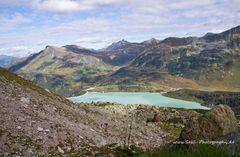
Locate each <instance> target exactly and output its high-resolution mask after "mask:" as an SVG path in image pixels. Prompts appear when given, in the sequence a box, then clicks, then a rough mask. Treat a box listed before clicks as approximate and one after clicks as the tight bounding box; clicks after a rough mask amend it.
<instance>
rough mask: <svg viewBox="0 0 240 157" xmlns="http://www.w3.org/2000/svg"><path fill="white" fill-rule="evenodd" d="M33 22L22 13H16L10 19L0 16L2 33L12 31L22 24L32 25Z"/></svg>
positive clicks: (0, 30)
mask: <svg viewBox="0 0 240 157" xmlns="http://www.w3.org/2000/svg"><path fill="white" fill-rule="evenodd" d="M31 22H32V20H31V19H29V18H27V17H25V16H23V15H22V14H20V13H16V14H14V15H12V16H10V17H8V18H6V17H2V16H0V32H6V31H10V30H12V29H14V28H16V27H17V26H19V25H22V24H28V23H31Z"/></svg>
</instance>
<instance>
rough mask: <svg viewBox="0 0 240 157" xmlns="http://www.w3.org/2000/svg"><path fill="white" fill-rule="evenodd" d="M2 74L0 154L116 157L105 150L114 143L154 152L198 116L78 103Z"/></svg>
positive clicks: (180, 112)
mask: <svg viewBox="0 0 240 157" xmlns="http://www.w3.org/2000/svg"><path fill="white" fill-rule="evenodd" d="M0 74H1V75H0V115H1V116H0V122H1V124H0V156H47V155H50V154H52V155H53V156H57V155H63V154H64V155H74V154H75V155H76V156H79V155H82V156H93V155H94V154H97V153H100V152H101V153H107V154H109V153H110V154H111V153H113V154H114V152H112V150H111V149H109V148H108V147H106V145H108V144H112V143H117V144H119V145H131V144H134V145H137V146H139V147H141V148H143V149H147V148H148V149H149V148H155V147H159V146H162V145H163V144H165V143H166V142H169V141H171V140H173V139H175V138H176V137H178V136H179V134H180V131H181V129H182V128H183V127H184V125H185V123H186V122H187V121H188V119H191V118H192V117H195V116H196V115H198V114H199V113H197V112H195V111H188V110H180V109H179V110H176V109H164V108H158V107H152V106H143V105H130V106H123V105H116V104H93V105H85V104H81V105H74V104H72V103H71V102H69V101H68V100H66V99H65V98H63V97H61V96H58V95H55V94H52V93H50V92H48V91H46V90H44V89H42V88H40V87H38V86H36V85H34V84H32V83H31V82H30V81H27V80H25V79H23V78H21V77H19V76H17V75H15V74H12V73H9V72H8V71H7V70H5V69H0ZM157 115H158V116H160V117H161V118H157Z"/></svg>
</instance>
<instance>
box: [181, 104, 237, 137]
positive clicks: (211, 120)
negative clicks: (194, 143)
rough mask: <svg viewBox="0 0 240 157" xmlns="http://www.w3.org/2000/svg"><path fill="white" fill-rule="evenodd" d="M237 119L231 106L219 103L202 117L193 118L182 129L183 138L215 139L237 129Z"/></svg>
mask: <svg viewBox="0 0 240 157" xmlns="http://www.w3.org/2000/svg"><path fill="white" fill-rule="evenodd" d="M237 129H238V128H237V120H236V118H235V115H234V113H233V111H232V110H231V108H230V107H229V106H226V105H218V106H215V107H214V108H212V110H210V111H209V112H207V113H205V114H204V115H202V116H200V117H196V118H194V119H191V120H190V121H189V122H188V124H187V125H186V127H185V128H184V129H183V130H182V132H181V135H180V139H181V140H184V141H186V140H188V141H189V140H214V139H218V138H221V137H223V136H226V135H227V134H229V133H232V132H236V131H237Z"/></svg>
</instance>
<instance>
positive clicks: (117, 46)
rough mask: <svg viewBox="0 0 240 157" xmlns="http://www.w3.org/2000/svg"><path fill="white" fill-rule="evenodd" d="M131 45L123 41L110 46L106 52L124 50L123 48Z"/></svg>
mask: <svg viewBox="0 0 240 157" xmlns="http://www.w3.org/2000/svg"><path fill="white" fill-rule="evenodd" d="M129 44H130V42H128V41H126V40H124V39H122V40H121V41H118V42H115V43H112V44H111V45H110V46H108V47H107V48H106V50H108V51H112V50H116V49H120V48H122V47H124V46H126V45H129Z"/></svg>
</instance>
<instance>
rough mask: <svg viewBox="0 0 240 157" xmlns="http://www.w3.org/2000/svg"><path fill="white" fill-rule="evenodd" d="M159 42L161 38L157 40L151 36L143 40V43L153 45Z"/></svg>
mask: <svg viewBox="0 0 240 157" xmlns="http://www.w3.org/2000/svg"><path fill="white" fill-rule="evenodd" d="M160 42H161V40H158V39H156V38H151V39H149V40H146V41H144V42H143V43H144V44H148V45H153V44H158V43H160Z"/></svg>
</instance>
